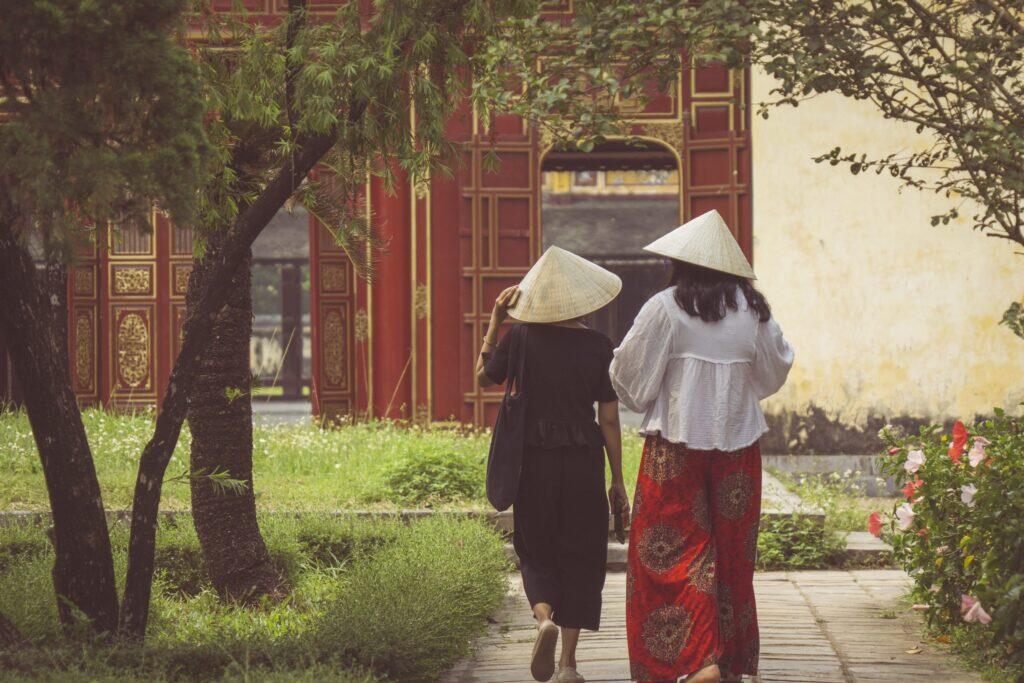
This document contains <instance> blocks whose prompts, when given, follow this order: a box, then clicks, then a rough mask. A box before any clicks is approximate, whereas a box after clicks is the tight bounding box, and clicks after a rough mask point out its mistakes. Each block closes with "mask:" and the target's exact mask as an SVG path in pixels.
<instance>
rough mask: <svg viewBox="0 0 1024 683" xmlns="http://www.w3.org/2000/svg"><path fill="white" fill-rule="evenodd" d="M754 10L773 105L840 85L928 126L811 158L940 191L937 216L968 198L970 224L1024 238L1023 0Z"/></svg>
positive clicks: (815, 1) (793, 1)
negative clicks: (902, 145)
mask: <svg viewBox="0 0 1024 683" xmlns="http://www.w3.org/2000/svg"><path fill="white" fill-rule="evenodd" d="M752 8H753V10H754V11H755V12H757V13H758V15H759V16H760V17H761V18H762V19H763V20H764V21H763V23H762V25H761V26H762V30H761V31H760V35H759V36H758V37H757V39H756V41H755V43H754V45H755V51H754V55H753V58H754V60H755V61H756V62H757V63H759V64H760V65H761V66H763V67H764V68H765V70H766V71H767V72H768V73H769V74H770V75H771V76H773V77H774V78H775V79H776V80H777V82H778V85H777V87H776V88H775V90H774V91H773V94H774V95H776V96H777V97H778V99H777V101H776V102H774V104H784V105H785V104H788V105H794V106H796V105H798V104H799V103H800V101H802V100H803V99H805V98H809V97H813V96H815V95H817V94H820V93H839V94H842V95H844V96H846V97H851V98H854V99H858V100H867V101H869V102H871V103H872V104H874V105H875V107H877V108H878V110H879V111H880V112H881V113H882V114H883V115H884V116H885V117H886V118H890V119H894V120H897V121H903V122H906V123H908V124H911V125H913V126H914V127H915V128H916V130H917V131H918V132H919V133H923V134H924V136H923V138H922V139H923V140H924V144H923V145H922V146H920V147H911V148H908V149H899V150H892V151H891V152H889V153H886V154H882V155H879V156H869V155H867V154H865V153H863V152H858V151H856V150H848V149H844V148H843V147H842V146H836V147H835V148H834V149H832V150H831V151H828V152H826V153H824V154H822V155H821V156H819V157H818V161H824V162H828V163H831V164H833V165H840V164H842V165H846V166H847V167H848V168H849V169H850V171H852V172H853V173H860V172H864V171H868V170H872V171H875V172H876V173H888V174H890V175H892V176H893V177H894V178H896V179H897V180H898V181H899V182H901V183H903V184H905V185H908V186H911V187H915V188H919V189H922V190H932V191H935V192H938V193H941V194H943V195H945V196H946V197H948V198H949V199H950V207H949V210H948V211H946V212H944V213H942V214H940V215H937V216H934V217H933V218H932V224H933V225H937V224H939V223H943V224H945V223H949V222H950V221H951V220H952V219H953V218H955V217H957V216H958V215H959V214H960V212H961V211H962V210H963V209H964V208H965V207H968V208H967V210H968V211H970V212H971V213H972V219H973V222H974V225H975V227H976V228H977V229H979V230H981V231H983V232H984V233H985V234H987V235H992V236H994V237H998V238H1003V239H1007V240H1010V241H1012V242H1015V243H1016V244H1019V245H1024V232H1022V220H1024V219H1022V215H1021V209H1022V208H1024V207H1022V200H1024V120H1022V119H1021V116H1020V112H1021V111H1024V79H1022V78H1021V75H1022V71H1021V69H1022V67H1024V24H1022V23H1021V17H1022V16H1024V2H1020V1H1019V0H935V1H934V2H919V1H918V0H907V1H906V2H886V1H884V0H866V1H865V2H845V1H844V0H757V2H755V3H754V5H753V6H752ZM762 113H764V114H765V115H767V109H763V110H762Z"/></svg>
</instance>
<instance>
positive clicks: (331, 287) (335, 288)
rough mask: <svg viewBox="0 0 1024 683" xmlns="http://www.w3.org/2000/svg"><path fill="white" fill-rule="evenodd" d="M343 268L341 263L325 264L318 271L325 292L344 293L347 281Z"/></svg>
mask: <svg viewBox="0 0 1024 683" xmlns="http://www.w3.org/2000/svg"><path fill="white" fill-rule="evenodd" d="M346 275H347V273H346V272H345V266H344V264H341V263H325V264H323V266H322V269H321V271H320V278H321V281H322V282H323V287H324V291H325V292H344V291H345V285H346V284H347V279H348V278H346V277H345V276H346Z"/></svg>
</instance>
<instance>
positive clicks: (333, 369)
mask: <svg viewBox="0 0 1024 683" xmlns="http://www.w3.org/2000/svg"><path fill="white" fill-rule="evenodd" d="M344 350H345V337H344V325H343V323H342V320H341V314H340V313H338V311H329V312H328V313H327V315H326V316H325V317H324V377H325V378H326V379H327V382H328V383H329V384H331V385H332V386H336V387H339V386H342V384H343V383H344V382H343V380H344V377H345V356H344V353H343V352H344Z"/></svg>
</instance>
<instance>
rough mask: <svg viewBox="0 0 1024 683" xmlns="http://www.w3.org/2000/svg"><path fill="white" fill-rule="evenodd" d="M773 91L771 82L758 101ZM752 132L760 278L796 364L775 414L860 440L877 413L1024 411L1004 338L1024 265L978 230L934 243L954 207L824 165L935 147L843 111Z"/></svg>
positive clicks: (782, 114) (959, 227)
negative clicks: (803, 417)
mask: <svg viewBox="0 0 1024 683" xmlns="http://www.w3.org/2000/svg"><path fill="white" fill-rule="evenodd" d="M770 86H771V80H770V79H769V78H768V77H767V76H765V75H764V74H760V73H755V74H754V75H753V77H752V101H753V102H754V103H757V102H760V101H762V100H765V99H768V98H769V92H768V91H769V88H770ZM755 106H756V104H755ZM752 125H753V130H752V133H753V135H752V137H753V150H752V160H753V173H752V176H753V207H754V209H753V212H754V220H753V233H754V260H755V261H754V267H755V270H756V271H757V273H758V277H759V282H758V284H759V286H760V287H761V289H762V291H764V292H765V294H766V295H767V296H768V299H769V302H770V303H771V305H772V307H773V309H774V312H775V315H776V317H777V318H778V320H779V322H780V323H781V324H782V326H783V329H784V330H785V332H786V335H787V337H788V338H789V339H790V340H791V342H792V343H793V345H794V346H795V348H796V365H795V367H794V368H793V371H792V374H791V376H790V381H789V383H788V384H787V386H786V387H785V388H784V389H783V390H782V392H780V393H779V394H778V395H777V396H776V397H775V398H773V399H771V400H770V401H769V402H768V405H767V406H766V407H767V409H768V410H769V412H775V413H778V412H782V411H788V410H802V409H805V408H806V407H807V406H808V405H810V404H813V405H816V406H818V407H820V408H822V409H824V410H825V411H826V413H827V414H828V416H829V417H831V418H834V419H837V420H839V421H840V422H842V423H844V424H850V425H856V424H858V423H860V422H862V421H863V419H864V418H865V417H866V416H867V415H868V414H872V413H874V414H880V415H886V416H893V415H909V416H912V417H927V418H932V419H941V418H949V417H965V418H966V417H971V416H973V415H974V414H976V413H983V414H984V413H988V412H990V411H991V409H992V407H993V406H995V405H1001V406H1005V407H1007V408H1014V407H1015V406H1016V405H1017V404H1018V403H1019V402H1020V401H1024V340H1021V339H1018V338H1017V337H1015V336H1014V335H1013V334H1012V333H1011V332H1010V331H1009V330H1008V329H1006V328H1005V327H1003V326H999V325H997V324H996V323H997V322H998V320H999V318H1000V317H1001V315H1002V312H1003V310H1005V308H1006V307H1007V305H1008V304H1009V303H1010V302H1011V301H1012V300H1014V299H1019V298H1020V297H1021V295H1022V294H1024V277H1022V276H1024V256H1015V255H1014V253H1013V252H1014V249H1012V248H1011V245H1010V244H1009V243H1008V242H1005V241H1002V240H997V239H994V238H991V237H985V236H983V235H982V234H981V233H978V232H976V231H973V230H971V227H970V226H971V223H970V219H969V218H962V219H960V221H959V222H958V223H957V224H955V225H952V224H951V225H949V226H940V227H932V226H931V225H930V223H929V217H930V216H932V215H933V214H936V213H939V212H941V211H943V210H944V209H945V207H946V206H947V204H946V201H947V200H946V199H945V198H943V197H941V196H936V195H934V194H931V193H922V192H919V191H916V190H913V189H909V188H908V189H904V190H902V191H900V189H899V185H898V183H897V182H896V181H894V180H893V179H892V178H889V177H887V176H876V175H875V174H874V173H869V174H866V175H864V174H862V175H858V176H853V175H851V174H850V173H849V171H848V170H846V169H844V168H842V167H831V166H829V165H827V164H816V163H814V161H813V159H812V157H813V156H814V155H816V154H820V153H823V152H826V151H828V150H829V149H831V148H832V147H834V146H835V145H837V144H841V145H842V146H843V147H844V148H849V149H850V150H851V151H853V150H857V151H865V152H868V153H870V152H872V151H892V150H898V149H901V148H906V147H909V146H913V145H918V144H921V140H920V139H919V138H916V137H915V133H914V131H913V129H912V128H911V127H909V126H904V125H901V124H897V123H894V122H890V121H886V120H885V119H883V118H882V117H881V116H880V115H879V114H878V113H877V112H876V111H875V110H874V109H873V108H872V106H871V105H869V104H865V103H862V102H855V101H852V100H849V99H845V98H842V97H838V96H835V97H832V96H830V97H820V98H817V99H815V100H812V101H809V102H806V103H804V104H801V105H800V106H799V107H798V108H796V109H792V108H784V109H777V110H774V111H773V112H772V115H771V117H770V118H769V119H768V120H762V119H761V118H759V117H755V118H754V121H753V124H752ZM962 212H963V213H965V214H968V215H970V214H972V213H973V212H972V211H971V207H965V208H964V209H962Z"/></svg>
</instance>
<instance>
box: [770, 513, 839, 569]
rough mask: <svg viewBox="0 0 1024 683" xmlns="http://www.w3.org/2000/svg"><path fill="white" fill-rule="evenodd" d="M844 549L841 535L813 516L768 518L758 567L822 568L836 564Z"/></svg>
mask: <svg viewBox="0 0 1024 683" xmlns="http://www.w3.org/2000/svg"><path fill="white" fill-rule="evenodd" d="M842 550H843V542H842V540H841V539H840V537H839V536H838V535H837V534H835V533H833V532H831V531H826V530H824V529H823V528H822V526H821V524H819V523H818V522H816V521H815V520H814V519H812V518H810V517H803V516H800V515H784V516H773V517H766V518H763V519H762V520H761V530H760V533H759V535H758V538H757V568H758V569H769V570H770V569H821V568H823V567H827V566H829V565H831V564H835V563H836V562H837V560H838V557H839V554H840V553H841V552H842Z"/></svg>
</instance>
